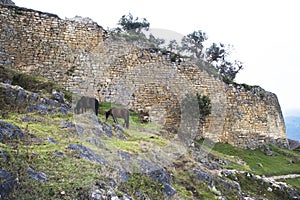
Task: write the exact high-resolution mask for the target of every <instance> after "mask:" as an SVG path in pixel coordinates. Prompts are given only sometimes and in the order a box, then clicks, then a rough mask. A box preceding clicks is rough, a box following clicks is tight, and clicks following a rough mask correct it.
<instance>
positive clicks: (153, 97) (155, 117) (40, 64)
mask: <svg viewBox="0 0 300 200" xmlns="http://www.w3.org/2000/svg"><path fill="white" fill-rule="evenodd" d="M0 29H1V32H0V65H1V66H5V67H7V68H12V69H16V70H19V71H22V72H27V73H32V74H36V75H40V76H44V77H46V78H48V79H50V80H53V81H55V82H58V83H60V84H62V85H63V86H65V87H66V88H67V89H69V90H71V91H73V92H77V93H80V94H84V95H89V96H95V95H96V96H97V97H100V99H102V100H103V101H110V102H114V103H117V104H121V105H124V106H126V107H127V108H129V109H132V110H135V111H143V112H147V113H149V116H150V120H151V121H153V122H157V123H158V124H160V125H162V126H163V127H164V128H165V129H166V130H168V131H169V132H171V133H175V134H178V135H179V136H180V137H184V138H191V139H193V138H199V137H200V136H201V137H207V138H210V139H212V140H213V141H215V142H229V143H231V144H234V145H238V146H242V147H249V148H256V147H257V146H259V145H262V144H265V143H274V144H277V145H281V146H285V147H288V143H287V139H286V133H285V124H284V120H283V116H282V113H281V108H280V105H279V102H278V100H277V97H276V95H275V94H273V93H270V92H267V91H264V90H263V89H261V88H260V87H252V88H245V87H243V86H239V85H238V86H235V85H227V84H225V83H223V82H222V81H221V80H220V79H219V78H218V77H216V76H215V75H213V74H212V73H209V71H208V70H207V69H209V68H210V67H211V66H209V65H208V64H207V63H205V62H203V63H200V64H199V63H198V64H197V65H196V64H195V63H193V62H188V61H186V62H182V63H180V64H179V63H175V62H171V58H170V57H171V52H162V51H160V50H157V49H151V48H150V47H148V46H147V45H141V44H140V43H137V42H134V41H129V40H128V38H126V37H115V36H111V35H109V34H108V33H107V32H106V31H105V30H104V29H103V28H102V27H101V26H99V25H98V24H96V23H95V22H93V21H92V20H91V19H88V18H81V17H75V18H73V19H66V20H62V19H60V18H59V17H58V16H56V15H54V14H49V13H43V12H39V11H35V10H31V9H26V8H20V7H17V6H14V5H1V4H0ZM197 93H198V94H202V95H206V96H208V97H209V98H210V99H211V104H212V112H211V114H210V115H209V116H208V118H207V120H206V123H205V125H204V126H203V127H202V126H200V124H199V120H195V116H197V115H195V113H196V114H197V112H199V109H198V108H197V104H195V103H193V101H191V103H190V104H189V107H185V106H183V102H185V101H186V100H187V97H188V96H193V95H194V96H195V95H196V94H197ZM183 108H184V109H183ZM200 130H201V131H200Z"/></svg>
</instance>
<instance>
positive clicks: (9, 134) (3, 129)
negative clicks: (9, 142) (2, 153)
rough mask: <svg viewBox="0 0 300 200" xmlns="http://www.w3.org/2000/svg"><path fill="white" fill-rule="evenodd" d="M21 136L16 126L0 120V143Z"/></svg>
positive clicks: (21, 132)
mask: <svg viewBox="0 0 300 200" xmlns="http://www.w3.org/2000/svg"><path fill="white" fill-rule="evenodd" d="M23 136H24V134H23V131H22V130H21V129H20V128H19V127H18V126H16V125H13V124H10V123H8V122H4V121H2V120H0V141H3V140H5V139H18V138H22V137H23Z"/></svg>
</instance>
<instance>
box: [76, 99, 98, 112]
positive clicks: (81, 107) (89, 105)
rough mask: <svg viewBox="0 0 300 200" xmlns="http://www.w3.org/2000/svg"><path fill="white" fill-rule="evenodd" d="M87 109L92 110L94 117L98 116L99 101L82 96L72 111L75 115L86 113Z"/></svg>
mask: <svg viewBox="0 0 300 200" xmlns="http://www.w3.org/2000/svg"><path fill="white" fill-rule="evenodd" d="M87 109H92V110H93V112H95V114H96V116H98V109H99V101H98V100H97V99H96V98H93V97H86V96H82V97H81V98H80V99H79V101H78V102H77V104H76V107H75V109H74V110H75V113H76V114H79V113H83V112H86V110H87ZM80 111H81V112H80Z"/></svg>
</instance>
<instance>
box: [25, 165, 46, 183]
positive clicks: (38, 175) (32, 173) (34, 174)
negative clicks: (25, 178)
mask: <svg viewBox="0 0 300 200" xmlns="http://www.w3.org/2000/svg"><path fill="white" fill-rule="evenodd" d="M27 172H28V175H29V177H30V178H31V179H33V180H36V181H39V182H47V181H48V178H47V175H46V174H45V173H44V172H38V171H36V170H34V169H32V168H30V167H28V169H27Z"/></svg>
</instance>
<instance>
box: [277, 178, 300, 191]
mask: <svg viewBox="0 0 300 200" xmlns="http://www.w3.org/2000/svg"><path fill="white" fill-rule="evenodd" d="M279 181H282V182H286V183H288V184H290V185H291V186H293V187H295V188H297V189H299V191H300V178H289V179H280V180H279Z"/></svg>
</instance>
